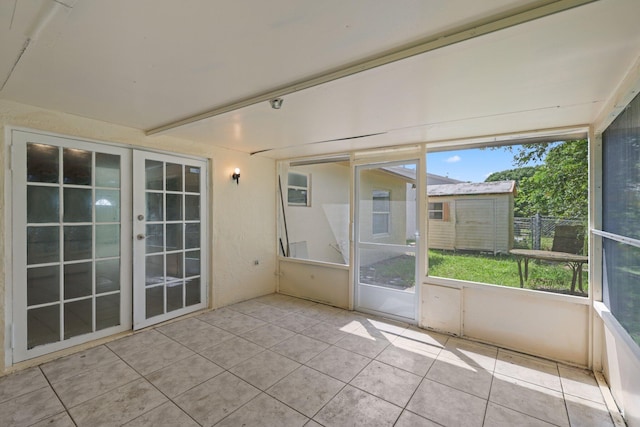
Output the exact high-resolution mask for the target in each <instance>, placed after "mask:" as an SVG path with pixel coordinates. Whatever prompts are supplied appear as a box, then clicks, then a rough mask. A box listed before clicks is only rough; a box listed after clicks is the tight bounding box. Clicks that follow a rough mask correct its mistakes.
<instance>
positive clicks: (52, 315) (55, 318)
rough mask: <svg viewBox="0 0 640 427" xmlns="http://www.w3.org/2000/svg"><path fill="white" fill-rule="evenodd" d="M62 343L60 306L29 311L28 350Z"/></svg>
mask: <svg viewBox="0 0 640 427" xmlns="http://www.w3.org/2000/svg"><path fill="white" fill-rule="evenodd" d="M56 341H60V305H59V304H57V305H50V306H48V307H40V308H30V309H28V310H27V348H29V349H30V348H33V347H35V346H38V345H42V344H48V343H52V342H56Z"/></svg>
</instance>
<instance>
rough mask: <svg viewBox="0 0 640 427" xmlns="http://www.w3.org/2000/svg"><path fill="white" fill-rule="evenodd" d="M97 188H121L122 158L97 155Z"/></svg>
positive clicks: (111, 155)
mask: <svg viewBox="0 0 640 427" xmlns="http://www.w3.org/2000/svg"><path fill="white" fill-rule="evenodd" d="M96 186H98V187H110V188H120V156H116V155H114V154H105V153H96Z"/></svg>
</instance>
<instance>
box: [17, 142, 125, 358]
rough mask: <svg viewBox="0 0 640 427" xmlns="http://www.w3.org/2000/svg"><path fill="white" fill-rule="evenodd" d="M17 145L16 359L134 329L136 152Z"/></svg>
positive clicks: (78, 144) (85, 145)
mask: <svg viewBox="0 0 640 427" xmlns="http://www.w3.org/2000/svg"><path fill="white" fill-rule="evenodd" d="M12 143H13V145H12V150H13V156H12V166H11V168H12V179H13V186H12V188H13V192H12V223H13V224H12V226H13V227H12V232H13V251H12V256H13V268H12V271H13V286H12V292H13V295H12V299H13V305H12V310H13V328H14V331H13V337H14V338H13V339H14V341H13V342H12V346H13V359H14V361H15V362H18V361H22V360H25V359H29V358H32V357H36V356H40V355H43V354H46V353H50V352H53V351H57V350H60V349H63V348H66V347H70V346H72V345H76V344H80V343H83V342H86V341H89V340H91V339H97V338H101V337H104V336H108V335H112V334H115V333H118V332H122V331H125V330H128V329H131V244H130V238H131V237H130V236H131V222H130V221H129V218H130V217H131V202H130V201H131V192H130V191H131V185H130V182H131V174H130V173H131V172H130V171H131V150H128V149H123V148H118V147H112V146H108V145H103V144H93V143H89V142H85V141H77V140H73V139H68V138H59V137H54V136H50V135H42V134H37V133H30V132H24V131H13V133H12Z"/></svg>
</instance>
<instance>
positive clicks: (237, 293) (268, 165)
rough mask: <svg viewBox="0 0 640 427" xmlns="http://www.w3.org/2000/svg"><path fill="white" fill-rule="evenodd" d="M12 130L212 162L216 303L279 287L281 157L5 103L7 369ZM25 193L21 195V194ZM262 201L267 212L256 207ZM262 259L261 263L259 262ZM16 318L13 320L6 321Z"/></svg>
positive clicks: (0, 227) (1, 308) (0, 353)
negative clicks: (237, 176)
mask: <svg viewBox="0 0 640 427" xmlns="http://www.w3.org/2000/svg"><path fill="white" fill-rule="evenodd" d="M8 127H22V128H27V129H32V130H36V131H43V132H48V133H56V134H60V135H65V136H71V137H75V138H78V139H88V140H94V141H104V142H109V143H118V144H125V145H129V146H132V147H134V148H142V149H144V148H148V149H154V150H164V151H169V152H175V153H180V154H185V155H194V156H200V157H205V158H208V159H209V165H210V169H209V174H210V179H209V187H210V189H209V190H210V202H211V206H210V207H209V212H210V214H211V219H210V226H209V229H210V238H211V250H210V254H211V259H210V260H209V262H210V266H211V272H210V275H209V277H211V279H210V298H209V301H210V305H211V306H212V307H220V306H224V305H228V304H231V303H234V302H237V301H241V300H245V299H248V298H252V297H256V296H259V295H263V294H268V293H270V292H274V291H275V288H276V281H275V276H274V274H273V272H274V271H275V255H276V253H275V249H276V246H275V244H274V242H275V241H276V235H275V227H274V224H275V212H276V209H275V198H274V194H276V182H275V179H274V178H273V177H274V170H275V162H274V161H273V160H271V159H266V158H261V157H258V156H249V155H247V154H243V153H238V152H235V151H229V150H224V149H219V148H215V147H213V146H212V145H208V144H196V143H193V142H191V141H187V140H183V139H177V138H173V137H169V136H150V137H147V136H145V135H144V133H143V132H142V131H139V130H136V129H132V128H127V127H122V126H116V125H113V124H109V123H106V122H101V121H97V120H91V119H86V118H82V117H78V116H73V115H69V114H64V113H61V112H56V111H51V110H44V109H40V108H37V107H33V106H28V105H24V104H18V103H13V102H10V101H4V100H0V148H2V149H1V150H0V156H1V157H0V179H1V180H2V183H3V185H0V192H1V193H2V194H1V197H2V198H1V200H2V202H1V203H0V214H1V215H2V218H3V220H2V221H0V239H1V240H2V241H3V242H5V243H4V244H3V245H2V246H1V247H0V259H2V262H0V331H2V332H1V333H0V373H2V372H3V370H4V369H5V363H4V361H5V349H6V348H7V345H9V343H7V342H5V337H7V336H10V334H9V332H8V331H9V330H10V324H9V322H10V321H11V320H10V317H9V318H7V313H10V310H11V307H10V306H8V304H10V300H9V301H8V300H7V298H5V296H8V294H9V292H10V288H11V282H10V281H6V280H5V277H6V274H5V273H6V271H7V270H6V268H7V267H8V266H10V263H11V262H10V251H11V242H10V241H7V240H6V239H5V237H6V235H7V230H9V229H10V227H11V224H9V223H7V222H6V212H7V210H8V208H9V206H7V205H6V203H7V202H10V201H7V200H6V198H5V192H6V191H5V190H6V189H7V185H9V184H10V183H8V182H6V181H7V179H6V175H7V170H6V168H7V165H8V159H7V158H6V157H7V156H6V155H7V152H8V150H7V149H6V147H7V145H8V144H9V143H10V141H9V140H7V136H8V135H9V133H8V132H7V128H8ZM236 167H239V168H240V169H241V174H242V180H241V182H240V185H236V184H235V182H233V181H232V180H231V174H232V173H233V169H234V168H236ZM18 197H19V196H18ZM256 206H259V209H256ZM255 260H257V261H258V262H259V263H258V265H255V263H254V261H255ZM7 320H8V322H6V321H7Z"/></svg>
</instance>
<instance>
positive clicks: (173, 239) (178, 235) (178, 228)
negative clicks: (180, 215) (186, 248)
mask: <svg viewBox="0 0 640 427" xmlns="http://www.w3.org/2000/svg"><path fill="white" fill-rule="evenodd" d="M183 227H184V224H183V223H179V224H167V250H168V251H175V250H179V249H182V228H183Z"/></svg>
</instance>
